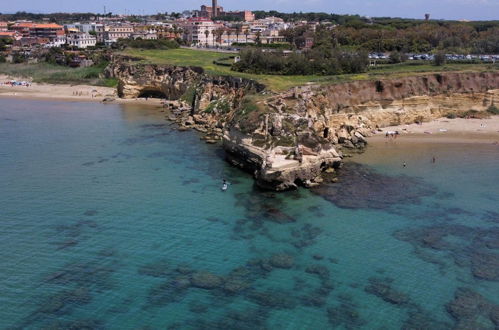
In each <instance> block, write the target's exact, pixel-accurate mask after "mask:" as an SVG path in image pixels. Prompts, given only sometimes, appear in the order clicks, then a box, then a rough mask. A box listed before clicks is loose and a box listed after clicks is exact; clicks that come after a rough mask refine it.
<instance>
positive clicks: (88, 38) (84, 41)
mask: <svg viewBox="0 0 499 330" xmlns="http://www.w3.org/2000/svg"><path fill="white" fill-rule="evenodd" d="M96 43H97V38H96V37H94V36H93V35H91V34H89V33H85V32H78V33H70V34H68V35H67V44H68V45H70V46H74V47H78V48H82V49H85V48H87V47H93V46H95V44H96Z"/></svg>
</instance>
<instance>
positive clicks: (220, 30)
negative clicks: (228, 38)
mask: <svg viewBox="0 0 499 330" xmlns="http://www.w3.org/2000/svg"><path fill="white" fill-rule="evenodd" d="M214 32H215V34H216V36H217V41H218V45H219V46H220V45H221V43H222V36H223V35H224V32H225V31H224V29H223V28H218V29H216V30H215V31H214Z"/></svg>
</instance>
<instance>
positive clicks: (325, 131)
mask: <svg viewBox="0 0 499 330" xmlns="http://www.w3.org/2000/svg"><path fill="white" fill-rule="evenodd" d="M328 137H329V127H326V128H324V138H325V139H327V138H328Z"/></svg>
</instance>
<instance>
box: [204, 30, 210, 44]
mask: <svg viewBox="0 0 499 330" xmlns="http://www.w3.org/2000/svg"><path fill="white" fill-rule="evenodd" d="M204 35H205V36H206V48H208V36H209V35H210V30H208V29H206V30H204Z"/></svg>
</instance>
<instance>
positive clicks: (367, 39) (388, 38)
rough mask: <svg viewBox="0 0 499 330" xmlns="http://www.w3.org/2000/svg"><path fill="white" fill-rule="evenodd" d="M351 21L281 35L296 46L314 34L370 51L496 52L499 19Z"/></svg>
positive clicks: (317, 38) (338, 44) (337, 44)
mask: <svg viewBox="0 0 499 330" xmlns="http://www.w3.org/2000/svg"><path fill="white" fill-rule="evenodd" d="M353 22H355V21H353ZM353 22H350V24H349V23H346V24H344V25H340V26H337V27H335V28H334V29H329V28H328V27H327V26H321V27H319V28H317V31H316V32H315V33H314V32H312V31H310V30H309V29H308V28H307V27H306V26H299V27H296V28H293V29H289V30H286V31H283V36H284V37H285V38H286V40H287V41H288V42H290V43H292V44H294V45H295V46H296V47H301V46H303V45H304V40H305V38H306V37H313V38H314V40H315V43H316V44H317V43H318V42H324V41H327V42H330V43H331V44H332V45H333V46H334V47H338V48H349V49H363V50H366V51H370V52H393V51H400V52H404V53H429V52H432V53H435V52H437V51H438V50H441V51H445V52H447V53H458V54H495V53H499V21H494V22H489V24H478V23H479V22H453V21H442V22H438V21H429V22H426V21H417V20H414V21H410V23H408V24H397V23H393V22H392V23H390V21H389V20H387V21H386V22H385V24H373V23H370V22H365V21H357V22H356V23H353ZM394 22H396V20H394Z"/></svg>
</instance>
